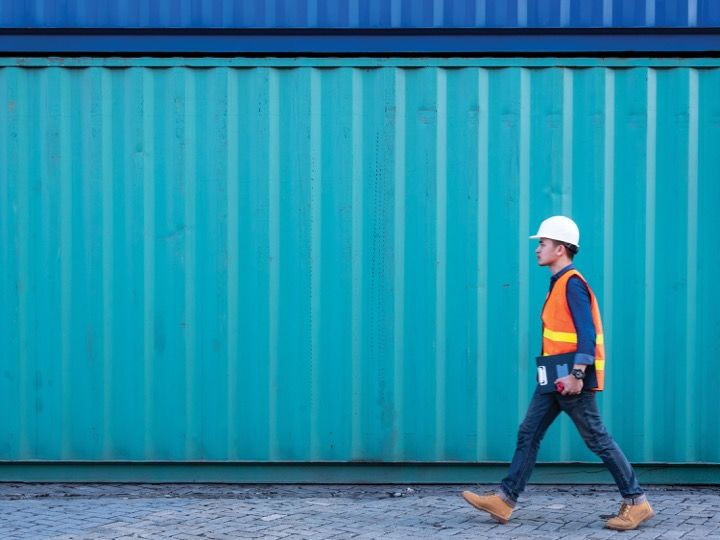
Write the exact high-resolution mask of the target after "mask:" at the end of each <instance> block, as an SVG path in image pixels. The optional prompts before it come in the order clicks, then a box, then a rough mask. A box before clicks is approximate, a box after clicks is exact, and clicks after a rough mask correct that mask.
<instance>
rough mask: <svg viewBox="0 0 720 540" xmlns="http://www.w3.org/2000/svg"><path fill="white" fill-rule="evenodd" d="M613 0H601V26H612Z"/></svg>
mask: <svg viewBox="0 0 720 540" xmlns="http://www.w3.org/2000/svg"><path fill="white" fill-rule="evenodd" d="M612 23H613V0H603V26H612Z"/></svg>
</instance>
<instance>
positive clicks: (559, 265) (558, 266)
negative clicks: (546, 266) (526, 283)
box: [550, 257, 572, 276]
mask: <svg viewBox="0 0 720 540" xmlns="http://www.w3.org/2000/svg"><path fill="white" fill-rule="evenodd" d="M569 264H572V261H571V260H570V257H561V258H560V259H558V260H557V261H555V262H554V263H552V264H551V265H550V273H551V274H552V275H553V276H554V275H555V274H557V273H558V272H559V271H560V270H562V269H563V268H565V267H566V266H567V265H569Z"/></svg>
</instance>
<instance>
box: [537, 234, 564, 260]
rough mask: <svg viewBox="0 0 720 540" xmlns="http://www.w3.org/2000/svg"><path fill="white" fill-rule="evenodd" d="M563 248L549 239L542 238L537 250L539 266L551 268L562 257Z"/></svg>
mask: <svg viewBox="0 0 720 540" xmlns="http://www.w3.org/2000/svg"><path fill="white" fill-rule="evenodd" d="M562 252H563V248H562V246H561V245H560V244H558V245H555V244H554V243H553V242H552V241H551V240H548V239H547V238H541V239H540V241H539V242H538V246H537V247H536V248H535V256H536V257H537V263H538V266H550V265H551V264H553V263H554V262H555V261H557V260H558V259H559V258H560V257H561V256H562Z"/></svg>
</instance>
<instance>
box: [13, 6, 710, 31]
mask: <svg viewBox="0 0 720 540" xmlns="http://www.w3.org/2000/svg"><path fill="white" fill-rule="evenodd" d="M718 25H720V4H719V3H718V2H717V1H716V0H502V1H496V0H240V1H238V0H182V1H177V0H155V1H154V2H147V1H141V0H124V1H121V2H117V1H113V0H64V1H57V0H13V1H12V2H2V3H0V27H2V26H5V27H14V28H23V27H26V28H27V27H32V28H43V27H44V28H47V27H62V28H77V27H80V28H172V27H180V28H283V27H295V28H398V27H400V28H418V27H428V28H433V27H455V28H457V27H478V28H483V27H488V28H499V27H503V28H516V27H517V28H525V27H560V28H562V27H613V26H619V27H702V26H718Z"/></svg>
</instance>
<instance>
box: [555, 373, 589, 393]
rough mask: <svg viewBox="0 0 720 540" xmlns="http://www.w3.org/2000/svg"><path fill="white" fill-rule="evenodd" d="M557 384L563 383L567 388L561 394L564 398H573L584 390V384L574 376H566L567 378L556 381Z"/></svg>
mask: <svg viewBox="0 0 720 540" xmlns="http://www.w3.org/2000/svg"><path fill="white" fill-rule="evenodd" d="M557 383H562V384H563V386H564V387H565V388H564V389H563V391H562V392H561V394H562V395H563V396H572V395H576V394H579V393H580V392H582V389H583V382H582V381H581V380H580V379H576V378H575V377H574V376H572V375H566V376H565V377H560V378H559V379H555V384H557Z"/></svg>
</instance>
